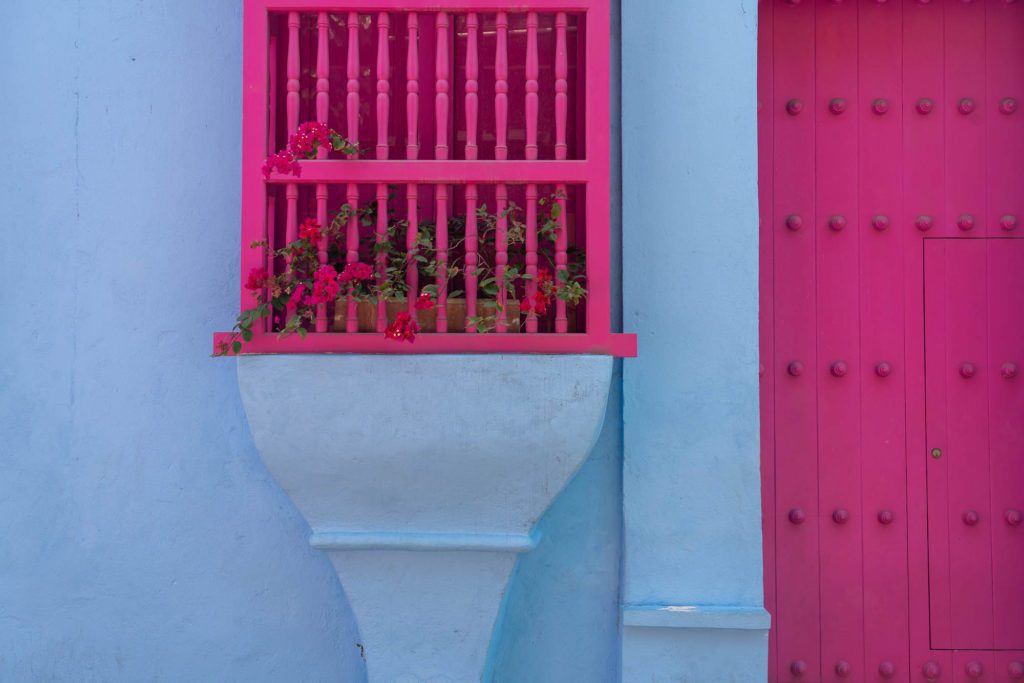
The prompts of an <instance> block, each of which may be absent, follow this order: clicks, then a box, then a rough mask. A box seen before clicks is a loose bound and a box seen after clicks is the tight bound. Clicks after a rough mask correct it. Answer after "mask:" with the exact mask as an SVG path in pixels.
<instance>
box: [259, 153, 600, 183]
mask: <svg viewBox="0 0 1024 683" xmlns="http://www.w3.org/2000/svg"><path fill="white" fill-rule="evenodd" d="M301 165H302V175H301V176H300V177H299V178H295V177H294V176H290V175H282V174H280V173H275V174H273V175H272V176H271V177H270V182H272V183H295V182H299V183H321V182H323V183H329V182H345V183H348V182H353V183H378V182H379V183H426V184H430V183H455V184H463V183H484V184H487V183H497V182H502V183H512V184H524V183H568V184H574V183H587V182H592V181H595V180H597V178H596V177H594V176H595V173H597V172H598V169H596V168H592V167H589V166H588V164H587V162H586V161H530V162H516V161H493V160H491V161H440V160H422V161H417V162H416V163H415V164H410V163H409V162H408V161H404V160H400V159H396V160H392V161H377V160H372V159H366V160H345V159H339V160H326V161H303V162H302V163H301Z"/></svg>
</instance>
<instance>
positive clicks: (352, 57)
mask: <svg viewBox="0 0 1024 683" xmlns="http://www.w3.org/2000/svg"><path fill="white" fill-rule="evenodd" d="M347 75H348V83H347V85H346V90H347V91H348V95H347V96H346V99H345V114H346V117H347V119H348V139H349V140H350V141H351V142H353V143H357V142H358V140H359V14H358V13H356V12H349V13H348V65H347ZM358 156H359V155H358V153H354V154H350V155H349V158H350V159H355V158H356V157H358ZM346 194H347V199H348V205H349V207H350V209H351V212H352V213H351V215H350V217H349V219H348V231H347V234H346V247H347V251H346V255H345V262H346V263H356V262H357V261H359V216H358V215H357V210H358V208H359V186H358V185H356V184H355V183H349V184H348V187H347V189H346ZM345 331H346V332H358V331H359V317H358V311H357V306H356V300H355V299H354V298H352V297H351V296H350V297H349V298H348V309H347V310H346V315H345Z"/></svg>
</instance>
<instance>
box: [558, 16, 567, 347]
mask: <svg viewBox="0 0 1024 683" xmlns="http://www.w3.org/2000/svg"><path fill="white" fill-rule="evenodd" d="M568 23H569V22H568V17H567V16H566V13H565V12H559V13H558V14H556V15H555V159H556V160H558V161H562V160H565V159H567V158H568V155H569V145H568V142H567V140H566V129H567V126H568V116H569V80H568V79H569V55H568V48H567V47H566V30H567V27H568ZM555 194H556V197H557V198H556V202H557V203H558V208H559V212H558V235H557V237H556V240H555V275H556V277H555V282H556V283H559V284H560V283H561V282H562V279H561V276H560V274H562V273H565V272H566V267H567V264H568V262H569V258H568V254H567V250H568V247H569V234H568V225H567V219H568V216H567V215H566V206H567V202H566V186H565V184H564V183H559V184H558V185H556V187H555ZM568 331H569V319H568V317H567V315H566V307H565V301H563V300H562V299H556V300H555V332H556V333H565V332H568Z"/></svg>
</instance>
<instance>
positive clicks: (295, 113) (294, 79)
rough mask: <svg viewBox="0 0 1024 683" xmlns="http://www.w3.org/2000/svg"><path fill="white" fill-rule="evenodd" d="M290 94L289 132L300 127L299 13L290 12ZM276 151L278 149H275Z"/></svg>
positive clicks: (288, 86)
mask: <svg viewBox="0 0 1024 683" xmlns="http://www.w3.org/2000/svg"><path fill="white" fill-rule="evenodd" d="M287 72H288V73H287V75H288V85H287V88H288V96H287V99H286V101H285V105H286V109H287V114H288V134H289V135H291V134H293V133H294V132H295V131H296V129H298V127H299V13H298V12H289V13H288V66H287ZM275 151H276V150H275Z"/></svg>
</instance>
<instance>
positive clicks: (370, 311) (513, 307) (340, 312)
mask: <svg viewBox="0 0 1024 683" xmlns="http://www.w3.org/2000/svg"><path fill="white" fill-rule="evenodd" d="M447 303H448V305H447V306H446V307H445V310H446V311H447V313H448V331H449V332H464V331H465V330H466V300H465V299H462V298H457V299H448V302H447ZM497 308H498V305H497V302H496V301H495V300H494V299H477V301H476V314H477V315H478V316H496V315H497ZM405 310H408V304H407V303H406V300H405V299H388V300H387V312H388V322H389V323H391V322H394V320H395V316H396V315H397V314H398V313H399V312H400V311H405ZM345 315H346V306H345V304H344V303H339V304H337V305H336V306H335V307H334V331H335V332H344V331H345ZM505 315H506V317H507V319H508V330H507V331H508V332H519V331H520V330H519V327H520V326H519V302H518V301H509V302H506V304H505ZM356 316H357V317H358V318H359V331H360V332H376V331H377V304H376V302H373V301H359V302H357V303H356ZM416 319H417V322H419V325H420V332H436V331H437V307H436V306H435V307H434V308H432V309H430V310H417V311H416Z"/></svg>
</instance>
